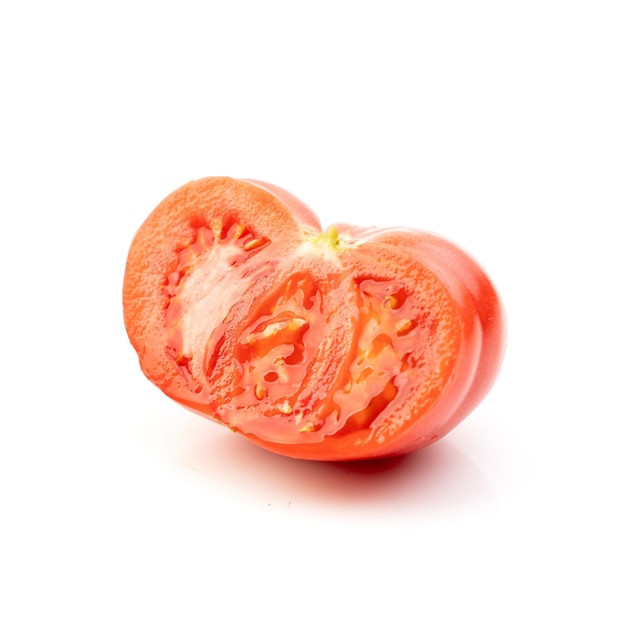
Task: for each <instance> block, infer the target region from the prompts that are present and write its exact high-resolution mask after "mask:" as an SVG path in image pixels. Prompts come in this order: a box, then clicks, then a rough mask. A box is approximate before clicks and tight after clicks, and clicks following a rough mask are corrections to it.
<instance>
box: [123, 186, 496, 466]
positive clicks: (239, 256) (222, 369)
mask: <svg viewBox="0 0 626 618" xmlns="http://www.w3.org/2000/svg"><path fill="white" fill-rule="evenodd" d="M123 303H124V318H125V324H126V329H127V332H128V335H129V338H130V341H131V343H132V344H133V346H134V347H135V349H136V351H137V354H138V356H139V360H140V365H141V367H142V370H143V371H144V373H145V375H146V376H147V377H148V378H149V379H150V380H151V381H152V382H153V383H155V384H156V385H157V386H158V387H159V388H161V389H162V390H163V392H165V394H167V395H168V396H169V397H171V398H172V399H174V400H175V401H177V402H179V403H180V404H182V405H184V406H185V407H187V408H188V409H190V410H192V411H194V412H197V413H200V414H202V415H204V416H206V417H208V418H210V419H212V420H215V421H217V422H220V423H222V424H225V425H227V426H228V427H230V428H231V429H232V430H233V431H235V432H237V433H241V434H242V435H244V436H245V437H247V438H248V439H250V440H251V441H253V442H255V443H257V444H259V445H260V446H262V447H264V448H266V449H268V450H271V451H274V452H276V453H279V454H282V455H287V456H290V457H296V458H305V459H316V460H354V459H370V458H380V457H390V456H395V455H401V454H405V453H409V452H411V451H414V450H416V449H419V448H422V447H424V446H427V445H428V444H431V443H433V442H434V441H436V440H438V439H440V438H441V437H443V436H444V435H446V434H447V433H448V432H449V431H450V430H451V429H453V428H454V427H455V426H456V425H457V424H458V423H459V422H461V421H462V420H463V419H464V418H465V417H466V416H467V415H468V414H469V413H470V412H471V411H472V410H473V409H474V408H475V407H476V406H477V405H478V404H479V403H480V401H481V400H482V399H483V398H484V397H485V396H486V394H487V392H488V391H489V389H490V388H491V386H492V384H493V382H494V381H495V379H496V376H497V373H498V370H499V367H500V364H501V361H502V358H503V354H504V343H505V319H504V311H503V308H502V304H501V301H500V299H499V297H498V295H497V292H496V291H495V288H494V287H493V285H492V284H491V282H490V280H489V279H488V277H487V275H486V274H485V273H484V271H483V270H482V268H481V267H480V266H479V265H478V264H477V263H476V262H475V261H474V260H473V259H472V258H471V257H470V256H469V255H468V254H466V253H465V252H464V251H463V250H461V249H460V248H458V247H457V246H455V245H454V244H452V243H450V242H448V241H446V240H444V239H442V238H439V237H437V236H434V235H432V234H427V233H425V232H420V231H416V230H411V229H384V228H369V229H368V228H358V227H353V226H349V225H345V224H338V225H336V226H331V227H330V228H328V230H327V231H326V232H323V231H322V230H321V226H320V223H319V220H318V219H317V217H316V215H315V214H314V213H313V212H312V211H311V210H310V209H309V208H308V207H307V206H306V205H305V204H304V203H303V202H301V201H300V200H299V199H298V198H296V197H295V196H294V195H292V194H291V193H289V192H287V191H285V190H284V189H281V188H280V187H277V186H275V185H272V184H269V183H266V182H263V181H257V180H234V179H230V178H221V177H218V178H205V179H202V180H199V181H194V182H191V183H188V184H187V185H185V186H184V187H182V188H181V189H179V190H177V191H175V192H174V193H172V194H171V195H170V196H169V197H168V198H166V199H165V200H164V201H163V202H162V203H161V204H160V205H159V206H158V207H157V208H156V209H155V211H153V213H152V214H151V215H150V216H149V217H148V219H147V220H146V222H145V223H144V224H143V225H142V227H141V228H140V230H139V231H138V233H137V235H136V237H135V239H134V241H133V243H132V245H131V249H130V252H129V256H128V260H127V266H126V273H125V279H124V290H123Z"/></svg>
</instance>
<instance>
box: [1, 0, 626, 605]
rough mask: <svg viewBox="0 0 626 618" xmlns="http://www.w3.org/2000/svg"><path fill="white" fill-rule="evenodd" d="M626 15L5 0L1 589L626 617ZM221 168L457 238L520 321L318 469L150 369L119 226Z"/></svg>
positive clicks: (546, 4) (107, 599) (553, 7)
mask: <svg viewBox="0 0 626 618" xmlns="http://www.w3.org/2000/svg"><path fill="white" fill-rule="evenodd" d="M18 6H19V8H14V7H18ZM409 6H411V8H409ZM625 31H626V21H625V18H624V9H623V3H621V2H617V1H616V2H604V1H596V2H558V1H554V0H547V1H546V0H543V1H541V2H534V1H531V2H524V3H522V2H519V3H511V2H495V1H494V2H486V1H482V0H479V1H478V2H471V3H467V2H446V1H444V2H436V3H434V2H429V3H408V2H406V3H403V2H394V1H390V2H385V3H371V2H362V3H357V2H353V3H351V2H341V1H338V2H332V3H331V2H323V1H322V2H316V3H310V4H309V5H306V6H305V5H304V4H301V3H297V2H258V3H253V2H238V1H234V2H197V3H190V2H177V3H168V4H166V3H150V4H148V3H145V4H143V3H140V2H132V1H130V2H129V1H125V2H123V3H122V2H109V3H106V4H101V5H97V8H96V5H94V4H93V3H78V2H75V3H72V2H63V1H61V2H54V3H44V2H30V3H29V2H24V3H20V4H18V3H15V2H14V3H4V4H3V6H2V9H0V52H1V53H0V58H1V60H0V62H1V73H0V80H1V85H2V93H3V94H2V97H1V99H0V109H1V115H0V169H1V172H0V202H1V204H2V207H1V211H0V256H1V258H2V262H1V263H2V292H1V293H2V297H1V299H2V302H1V304H0V316H1V322H0V323H1V324H2V331H3V332H2V339H1V341H2V355H1V357H0V368H1V371H0V376H1V378H0V379H1V381H2V382H1V384H2V389H1V393H2V394H1V397H2V399H1V400H0V408H1V416H0V458H1V461H0V475H1V485H0V499H1V508H0V570H1V571H2V573H1V574H0V582H1V588H2V591H1V592H0V614H1V615H3V616H7V617H14V616H49V615H53V614H54V615H56V614H59V615H63V616H114V615H115V616H140V615H142V616H231V615H233V616H235V615H236V616H249V615H268V616H305V615H317V616H320V615H324V616H357V615H365V616H369V615H372V616H374V615H384V616H387V615H422V614H423V615H427V616H460V615H481V616H510V615H519V616H529V615H532V616H555V615H563V616H564V615H569V614H570V613H573V611H574V610H576V615H585V616H603V617H606V616H624V615H626V601H625V600H624V589H623V586H624V579H625V575H626V572H625V571H626V567H625V566H624V555H626V539H625V534H624V522H625V521H626V508H625V506H624V503H625V501H624V493H625V492H624V472H625V470H626V455H625V449H624V413H625V412H626V406H625V403H624V373H625V371H624V370H625V369H626V363H625V361H624V348H625V346H626V336H625V332H624V331H625V329H624V315H625V313H626V305H625V302H624V281H625V279H624V265H625V264H626V260H625V259H624V258H625V255H624V254H625V250H624V240H623V236H624V234H623V230H624V225H623V212H622V211H623V210H624V205H625V203H626V189H625V187H626V183H625V170H626V151H625V146H624V144H626V123H625V118H626V114H625V113H624V110H626V90H625V81H624V75H625V69H626V66H625V64H626V44H625V40H626V39H625V38H624V32H625ZM219 174H226V175H230V176H234V177H252V178H260V179H264V180H267V181H269V182H273V183H276V184H278V185H281V186H283V187H285V188H286V189H288V190H290V191H292V192H293V193H295V194H296V195H297V196H299V197H300V198H301V199H303V200H304V201H305V202H307V203H309V204H310V205H311V206H312V207H314V208H315V209H316V211H317V212H318V214H319V215H320V218H321V219H322V222H323V223H324V224H329V223H332V222H333V221H335V220H345V221H350V222H354V223H361V224H363V225H366V224H374V225H411V226H413V227H418V228H422V229H427V230H432V231H435V232H438V233H440V234H443V235H444V236H447V237H448V238H451V239H453V240H455V241H457V242H458V243H459V244H461V245H463V246H465V247H467V248H469V250H470V251H471V252H472V253H473V254H474V255H475V256H476V257H477V258H478V259H479V261H481V262H482V263H483V264H484V265H485V267H486V268H487V270H488V272H489V273H490V274H491V276H492V278H493V279H494V281H495V282H496V284H497V285H498V287H499V289H500V291H501V293H502V296H503V298H504V301H505V304H506V308H507V312H508V318H509V328H510V334H509V348H508V353H507V358H506V361H505V365H504V367H503V370H502V373H501V376H500V378H499V380H498V382H497V384H496V386H495V388H494V389H493V391H492V392H491V394H490V395H489V397H488V398H487V399H486V400H485V401H484V403H483V404H482V405H481V406H480V407H479V409H477V410H476V411H475V412H474V413H473V414H472V415H471V416H470V418H469V419H467V421H465V422H464V423H463V424H462V425H461V426H460V427H458V428H457V429H456V430H455V431H454V432H453V433H452V434H451V435H450V436H448V437H447V438H446V439H445V440H443V441H441V442H439V443H437V444H436V445H434V446H432V447H430V448H429V449H427V450H425V451H423V452H421V453H418V454H416V455H414V456H411V457H409V458H406V459H404V460H402V461H400V462H396V464H394V465H386V466H380V465H378V466H369V467H368V466H345V465H328V464H322V465H320V464H314V463H305V462H298V461H291V460H287V459H283V458H280V457H277V456H274V455H271V454H268V453H265V452H263V451H261V450H259V449H257V448H255V447H253V446H252V445H249V444H247V443H245V442H243V441H242V440H240V439H238V438H237V437H236V436H234V435H231V434H230V433H229V432H228V431H225V430H223V429H222V428H220V427H218V426H216V425H213V424H211V423H210V422H208V421H205V420H203V419H201V418H199V417H196V416H194V415H192V414H190V413H189V412H187V411H185V410H183V409H182V408H179V407H177V406H176V405H175V404H173V403H171V402H170V401H169V400H167V399H166V398H165V397H164V396H163V395H161V393H160V392H159V391H157V390H156V389H155V388H154V387H152V386H151V385H150V384H149V383H148V382H147V381H146V380H145V379H144V378H143V376H142V374H141V373H140V371H139V368H138V365H137V362H136V358H135V355H134V352H133V350H132V349H131V347H130V345H129V344H128V342H127V339H126V336H125V333H124V329H123V323H122V315H121V282H122V276H123V269H124V263H125V255H126V251H127V248H128V245H129V243H130V240H131V238H132V236H133V234H134V232H135V230H136V228H137V227H138V226H139V225H140V223H141V222H142V221H143V219H144V218H145V217H146V216H147V214H148V213H149V212H150V210H151V209H152V208H153V207H154V206H155V205H156V204H157V203H158V202H159V201H160V200H161V199H162V198H163V197H165V195H167V194H168V193H169V192H170V191H172V190H173V189H175V188H177V187H178V186H179V185H181V184H183V183H184V182H186V181H187V180H190V179H192V178H198V177H201V176H207V175H219Z"/></svg>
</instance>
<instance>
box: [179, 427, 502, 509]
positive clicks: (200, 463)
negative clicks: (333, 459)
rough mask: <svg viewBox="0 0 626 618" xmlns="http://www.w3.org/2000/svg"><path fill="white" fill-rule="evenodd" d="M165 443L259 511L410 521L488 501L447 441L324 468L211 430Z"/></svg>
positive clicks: (203, 477) (480, 482)
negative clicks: (339, 511) (345, 512)
mask: <svg viewBox="0 0 626 618" xmlns="http://www.w3.org/2000/svg"><path fill="white" fill-rule="evenodd" d="M198 428H202V425H199V426H196V430H195V431H193V432H187V433H186V434H185V435H179V436H178V438H176V436H170V439H171V440H176V441H177V443H176V447H175V450H174V452H173V453H171V454H172V456H173V457H174V460H175V462H176V464H177V465H178V466H181V467H182V468H184V470H185V472H186V473H192V474H194V475H195V476H197V477H198V479H200V481H201V482H202V483H203V484H204V483H208V484H209V485H210V486H213V485H216V486H217V488H218V489H219V491H228V492H236V493H237V494H238V496H239V497H240V498H241V496H244V499H245V497H246V496H247V497H249V499H250V500H252V501H253V502H256V503H258V504H273V505H275V506H281V505H282V506H285V507H286V506H293V507H295V506H297V505H306V506H307V507H311V506H315V507H316V508H330V507H333V506H334V507H341V508H351V507H358V508H359V509H360V510H362V509H363V508H364V507H366V511H367V512H371V511H372V509H373V510H375V511H376V512H380V511H393V512H395V513H397V514H398V515H400V516H402V515H407V514H408V515H411V514H415V513H416V512H421V511H425V512H428V511H437V512H440V511H441V510H442V509H443V510H444V511H445V510H448V509H452V508H454V507H457V506H467V505H468V504H470V503H471V504H476V503H478V504H480V503H481V502H485V501H488V500H489V498H490V492H489V487H488V485H487V482H486V479H485V478H484V476H483V474H482V472H481V471H480V470H479V469H478V468H477V467H476V465H475V464H474V462H473V461H472V460H471V459H470V458H469V457H467V456H466V455H465V454H464V453H463V452H462V451H461V450H459V448H458V447H457V446H455V445H454V444H453V443H452V441H451V439H450V438H449V437H448V438H447V439H443V440H441V441H440V442H438V443H436V444H433V445H432V446H429V447H428V448H425V449H423V450H421V451H418V452H416V453H413V454H411V455H406V456H403V457H397V458H393V459H384V460H373V461H365V462H350V463H324V462H312V461H304V460H296V459H289V458H286V457H282V456H279V455H275V454H273V453H270V452H268V451H265V450H264V449H262V448H260V447H257V446H256V445H254V444H252V443H249V442H248V441H247V440H245V439H243V438H241V437H240V436H237V435H234V434H229V433H228V432H224V431H223V430H222V429H221V428H215V427H213V426H212V425H209V426H208V427H206V431H201V432H199V431H197V429H198Z"/></svg>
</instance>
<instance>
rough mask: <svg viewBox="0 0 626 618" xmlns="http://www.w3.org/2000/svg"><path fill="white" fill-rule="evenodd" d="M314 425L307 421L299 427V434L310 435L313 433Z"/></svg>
mask: <svg viewBox="0 0 626 618" xmlns="http://www.w3.org/2000/svg"><path fill="white" fill-rule="evenodd" d="M314 429H315V425H313V423H312V422H311V421H307V422H306V423H305V424H304V425H302V427H300V430H299V431H300V433H311V432H312V431H314Z"/></svg>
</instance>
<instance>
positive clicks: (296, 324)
mask: <svg viewBox="0 0 626 618" xmlns="http://www.w3.org/2000/svg"><path fill="white" fill-rule="evenodd" d="M305 324H306V320H305V319H303V318H293V320H291V321H290V322H289V325H288V326H287V328H289V330H300V329H301V328H302V327H303V326H304V325H305Z"/></svg>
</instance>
